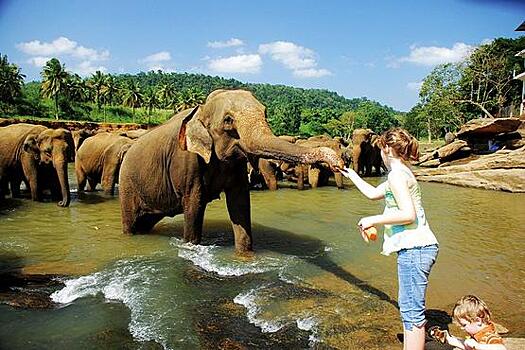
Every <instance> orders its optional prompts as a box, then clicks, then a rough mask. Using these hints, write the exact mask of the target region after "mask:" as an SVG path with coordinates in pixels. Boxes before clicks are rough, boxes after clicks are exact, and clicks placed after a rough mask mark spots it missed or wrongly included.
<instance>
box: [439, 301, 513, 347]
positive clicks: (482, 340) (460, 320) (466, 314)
mask: <svg viewBox="0 0 525 350" xmlns="http://www.w3.org/2000/svg"><path fill="white" fill-rule="evenodd" d="M452 317H453V318H454V322H455V323H457V324H458V325H459V326H461V328H462V329H463V330H464V331H465V332H467V333H468V334H469V335H470V337H471V338H468V339H465V340H460V339H458V338H456V337H453V336H450V335H449V334H448V332H447V337H446V339H447V343H449V344H450V345H452V346H455V347H457V348H460V349H466V350H470V349H476V350H506V347H505V345H503V339H502V338H501V337H500V336H499V334H498V332H496V327H495V326H494V323H492V321H491V320H490V317H491V315H490V311H489V309H488V307H487V305H486V304H485V303H484V302H483V300H481V299H480V298H478V297H476V296H474V295H466V296H464V297H463V298H461V299H459V300H458V302H457V303H456V305H455V306H454V309H453V310H452Z"/></svg>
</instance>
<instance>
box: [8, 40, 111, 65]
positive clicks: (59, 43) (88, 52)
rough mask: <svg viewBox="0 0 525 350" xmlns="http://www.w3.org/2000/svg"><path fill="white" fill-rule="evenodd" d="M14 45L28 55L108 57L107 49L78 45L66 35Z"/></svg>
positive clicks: (83, 57)
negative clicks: (98, 49)
mask: <svg viewBox="0 0 525 350" xmlns="http://www.w3.org/2000/svg"><path fill="white" fill-rule="evenodd" d="M16 47H17V48H18V49H19V50H20V51H22V52H23V53H25V54H28V55H30V56H39V57H43V56H47V57H49V56H54V57H60V56H72V57H75V58H79V59H83V60H87V61H102V60H106V59H108V58H109V51H108V50H102V51H97V50H95V49H91V48H87V47H84V46H82V45H79V44H78V43H77V42H76V41H73V40H70V39H68V38H66V37H63V36H61V37H59V38H57V39H55V40H53V41H52V42H41V41H40V40H33V41H29V42H24V43H18V44H17V45H16Z"/></svg>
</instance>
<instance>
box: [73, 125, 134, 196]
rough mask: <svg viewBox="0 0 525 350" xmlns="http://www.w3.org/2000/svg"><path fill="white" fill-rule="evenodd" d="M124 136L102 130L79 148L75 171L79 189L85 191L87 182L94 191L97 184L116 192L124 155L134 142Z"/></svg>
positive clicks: (110, 192) (105, 190)
mask: <svg viewBox="0 0 525 350" xmlns="http://www.w3.org/2000/svg"><path fill="white" fill-rule="evenodd" d="M133 142H134V141H133V140H132V139H130V138H127V137H124V136H119V135H116V134H111V133H109V132H102V133H99V134H96V135H95V136H92V137H90V138H88V139H87V140H86V141H85V142H84V143H83V144H82V146H80V148H79V149H78V152H77V154H76V158H75V173H76V176H77V183H78V191H79V192H83V191H84V187H85V186H86V182H88V186H89V190H90V191H94V190H95V188H96V186H97V184H99V183H101V184H102V189H103V190H104V192H106V193H108V194H113V193H114V192H115V184H116V183H118V173H119V170H120V164H122V160H123V159H124V155H125V154H126V152H127V151H128V149H129V148H130V147H131V145H132V144H133Z"/></svg>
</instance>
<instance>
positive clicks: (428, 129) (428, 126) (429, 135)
mask: <svg viewBox="0 0 525 350" xmlns="http://www.w3.org/2000/svg"><path fill="white" fill-rule="evenodd" d="M427 132H428V143H431V142H432V132H431V131H430V116H428V117H427Z"/></svg>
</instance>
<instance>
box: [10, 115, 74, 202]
mask: <svg viewBox="0 0 525 350" xmlns="http://www.w3.org/2000/svg"><path fill="white" fill-rule="evenodd" d="M74 147H75V146H74V144H73V137H72V136H71V132H69V131H68V130H65V129H48V128H46V127H45V126H41V125H33V124H24V123H20V124H13V125H9V126H5V127H2V128H0V150H1V152H0V191H1V192H2V194H1V196H3V195H4V194H5V193H6V192H7V187H8V184H11V193H12V195H13V197H17V196H19V194H20V184H21V182H22V181H24V182H25V183H26V184H27V185H28V186H29V189H30V190H31V198H32V199H33V200H35V201H38V200H41V199H42V192H43V190H44V189H50V190H51V194H52V197H53V199H55V200H58V205H59V206H61V207H67V206H69V203H70V200H71V196H70V192H69V182H68V174H67V164H68V162H70V161H72V160H73V157H74V149H75V148H74Z"/></svg>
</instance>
